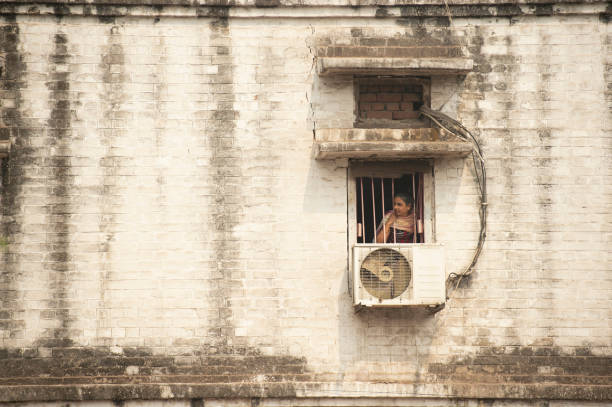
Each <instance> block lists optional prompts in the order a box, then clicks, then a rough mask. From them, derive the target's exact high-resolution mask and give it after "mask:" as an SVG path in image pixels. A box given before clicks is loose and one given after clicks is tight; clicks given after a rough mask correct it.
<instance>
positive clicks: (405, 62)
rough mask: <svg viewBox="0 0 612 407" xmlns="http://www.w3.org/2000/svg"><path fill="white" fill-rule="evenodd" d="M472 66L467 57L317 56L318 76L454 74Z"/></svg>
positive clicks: (470, 60) (467, 71)
mask: <svg viewBox="0 0 612 407" xmlns="http://www.w3.org/2000/svg"><path fill="white" fill-rule="evenodd" d="M473 68H474V61H473V60H472V59H471V58H341V57H329V58H328V57H324V58H318V59H317V72H318V74H319V75H321V76H325V75H334V74H355V75H357V74H360V75H361V74H367V75H456V74H467V73H469V72H470V71H472V69H473Z"/></svg>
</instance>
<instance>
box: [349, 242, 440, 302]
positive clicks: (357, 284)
mask: <svg viewBox="0 0 612 407" xmlns="http://www.w3.org/2000/svg"><path fill="white" fill-rule="evenodd" d="M380 249H389V250H393V251H394V252H395V253H394V254H393V256H391V257H385V258H384V261H382V262H383V263H384V266H383V267H381V270H383V272H386V273H388V274H387V275H386V276H383V275H382V273H383V272H379V271H375V273H371V272H370V271H369V270H367V268H366V267H363V268H364V270H365V271H362V265H363V264H364V260H365V259H366V258H367V257H368V255H370V254H371V253H374V252H375V251H377V250H380ZM380 253H382V252H378V254H380ZM384 253H390V252H384ZM378 254H376V255H378ZM400 255H401V257H403V258H404V259H405V260H406V261H407V262H408V264H409V265H410V274H411V276H410V280H409V282H408V283H407V286H406V287H405V289H404V290H403V291H402V292H401V294H400V293H392V294H390V295H387V297H389V296H392V297H393V298H380V297H377V296H376V295H373V294H372V292H369V291H368V289H367V288H366V287H364V283H365V285H367V286H369V288H370V291H375V290H373V289H372V285H371V284H372V281H373V280H376V279H378V278H379V277H380V279H382V280H387V281H386V283H389V281H390V279H392V278H395V277H390V276H389V273H390V274H391V275H393V270H396V271H395V273H396V275H399V268H397V267H398V266H397V265H396V264H395V262H397V261H399V262H401V263H402V264H405V263H404V261H403V260H401V258H400ZM373 256H375V255H373ZM372 258H373V257H372ZM372 258H371V259H372ZM371 264H373V263H372V260H369V261H368V262H367V263H366V264H365V266H367V267H370V265H371ZM376 264H381V261H379V262H378V263H376ZM445 264H446V261H445V256H444V247H443V246H442V245H440V244H425V243H417V244H356V245H355V246H353V264H352V269H353V270H352V279H353V305H355V306H365V307H402V306H437V305H441V304H444V303H445V302H446V284H445V281H446V270H445ZM402 267H403V268H402V270H405V266H402ZM385 270H386V271H385ZM402 272H403V271H402ZM364 273H366V274H364ZM372 275H374V277H372ZM362 276H367V278H365V277H364V281H362ZM384 284H385V281H383V282H380V283H379V285H384ZM405 284H406V282H405V280H404V281H403V282H402V284H401V287H402V288H403V286H404V285H405ZM400 290H401V289H400ZM381 296H384V295H381Z"/></svg>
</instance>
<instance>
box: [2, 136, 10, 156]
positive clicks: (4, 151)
mask: <svg viewBox="0 0 612 407" xmlns="http://www.w3.org/2000/svg"><path fill="white" fill-rule="evenodd" d="M10 146H11V142H10V141H8V140H0V158H6V157H8V154H9V149H10Z"/></svg>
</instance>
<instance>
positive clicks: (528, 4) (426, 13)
mask: <svg viewBox="0 0 612 407" xmlns="http://www.w3.org/2000/svg"><path fill="white" fill-rule="evenodd" d="M448 10H450V14H451V16H452V17H453V18H461V17H466V18H471V17H476V18H487V17H492V18H497V17H521V16H552V15H556V16H561V15H597V14H600V15H604V16H609V15H610V10H609V9H608V6H607V3H605V2H602V1H599V0H597V1H591V0H586V1H585V0H582V1H575V0H558V1H556V2H554V3H550V2H547V1H545V0H524V1H520V2H516V3H512V4H508V3H504V4H495V2H491V1H489V2H484V1H480V2H479V1H474V0H459V1H454V2H452V4H450V5H449V8H448V9H447V8H446V7H445V5H444V3H443V2H442V1H438V0H422V1H421V2H420V3H419V4H414V3H411V4H401V3H397V2H394V1H393V0H383V1H375V0H364V1H360V3H359V6H355V5H354V4H352V2H351V1H350V0H309V1H307V2H299V1H297V0H229V1H220V0H201V1H199V2H198V1H191V0H155V1H152V2H151V1H146V0H46V1H44V2H37V1H35V0H12V1H10V2H0V15H2V14H4V15H9V16H10V15H27V16H45V15H49V16H84V17H99V18H106V17H151V18H162V17H180V18H220V17H231V18H261V17H268V18H377V19H381V18H391V19H400V20H410V19H418V20H421V19H424V18H434V19H439V20H440V21H441V23H443V24H445V25H448V24H449V23H448Z"/></svg>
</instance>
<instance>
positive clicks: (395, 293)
mask: <svg viewBox="0 0 612 407" xmlns="http://www.w3.org/2000/svg"><path fill="white" fill-rule="evenodd" d="M359 276H360V278H361V284H362V285H363V287H364V288H365V289H366V291H367V292H368V293H370V295H372V296H374V297H376V298H378V299H381V300H388V299H392V298H396V297H399V296H400V295H401V294H402V293H403V292H404V291H406V288H408V285H409V284H410V279H411V278H412V271H411V270H410V263H408V260H406V258H405V257H404V255H402V254H401V253H400V252H399V251H397V250H392V249H377V250H374V251H373V252H371V253H369V254H368V255H367V256H366V258H365V259H364V260H363V261H362V262H361V267H360V270H359Z"/></svg>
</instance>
